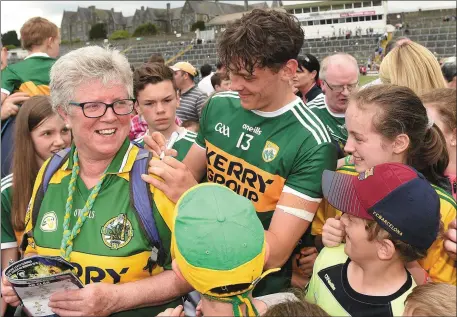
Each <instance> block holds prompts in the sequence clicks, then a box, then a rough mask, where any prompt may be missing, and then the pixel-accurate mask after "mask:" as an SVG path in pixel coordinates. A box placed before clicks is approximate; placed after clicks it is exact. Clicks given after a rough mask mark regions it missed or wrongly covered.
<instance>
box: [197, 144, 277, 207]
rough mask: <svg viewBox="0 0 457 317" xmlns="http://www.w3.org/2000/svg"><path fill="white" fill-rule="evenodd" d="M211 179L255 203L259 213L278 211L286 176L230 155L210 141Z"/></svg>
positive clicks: (209, 169) (208, 172) (209, 174)
mask: <svg viewBox="0 0 457 317" xmlns="http://www.w3.org/2000/svg"><path fill="white" fill-rule="evenodd" d="M206 148H207V150H206V160H207V178H208V181H210V182H213V183H217V184H222V185H224V186H227V187H228V188H230V189H231V190H233V191H234V192H236V193H237V194H239V195H242V196H244V197H246V198H248V199H249V200H251V201H252V203H253V204H254V206H255V209H256V211H257V212H267V211H272V210H275V208H276V204H277V202H278V200H279V197H280V196H281V192H282V189H283V187H284V183H285V179H284V178H282V177H281V176H279V175H274V174H271V173H268V172H266V171H264V170H262V169H260V168H258V167H257V166H254V165H252V164H249V163H248V162H246V161H245V160H243V159H240V158H238V157H235V156H233V155H230V154H228V153H227V152H225V151H223V150H221V149H219V148H218V147H216V146H214V145H212V144H211V143H209V142H208V141H206Z"/></svg>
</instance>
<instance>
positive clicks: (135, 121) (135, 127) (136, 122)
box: [129, 54, 182, 141]
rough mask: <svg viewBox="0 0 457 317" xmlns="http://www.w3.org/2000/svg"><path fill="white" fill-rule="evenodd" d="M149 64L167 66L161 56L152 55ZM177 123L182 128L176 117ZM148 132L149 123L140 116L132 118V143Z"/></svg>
mask: <svg viewBox="0 0 457 317" xmlns="http://www.w3.org/2000/svg"><path fill="white" fill-rule="evenodd" d="M148 63H149V64H152V63H160V64H164V65H165V59H164V58H163V57H162V55H161V54H152V55H151V57H149V61H148ZM132 71H133V72H134V71H135V69H132ZM175 123H176V124H177V125H178V126H180V125H181V123H182V121H181V120H180V119H179V118H178V117H176V119H175ZM147 130H148V123H147V122H146V120H144V118H143V117H142V116H141V115H140V114H135V115H134V116H132V119H131V125H130V133H129V139H130V140H131V141H133V140H135V139H138V138H141V137H143V136H144V135H145V133H146V131H147Z"/></svg>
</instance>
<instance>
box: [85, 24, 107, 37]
mask: <svg viewBox="0 0 457 317" xmlns="http://www.w3.org/2000/svg"><path fill="white" fill-rule="evenodd" d="M106 36H107V32H106V26H105V24H104V23H97V24H94V25H93V26H92V27H91V29H90V31H89V38H90V39H91V40H97V39H106Z"/></svg>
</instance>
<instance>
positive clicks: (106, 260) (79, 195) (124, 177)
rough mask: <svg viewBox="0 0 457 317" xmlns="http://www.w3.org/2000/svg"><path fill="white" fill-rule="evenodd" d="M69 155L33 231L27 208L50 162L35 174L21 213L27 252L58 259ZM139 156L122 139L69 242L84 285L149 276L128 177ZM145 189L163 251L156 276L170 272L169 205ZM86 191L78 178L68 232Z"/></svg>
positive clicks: (151, 311)
mask: <svg viewBox="0 0 457 317" xmlns="http://www.w3.org/2000/svg"><path fill="white" fill-rule="evenodd" d="M74 151H75V148H74V145H73V147H72V149H71V151H70V155H69V159H67V160H66V162H65V163H64V164H63V165H62V167H61V168H60V169H58V170H57V172H56V173H55V174H54V175H53V176H52V177H51V179H50V182H49V185H48V189H47V191H46V193H45V195H44V198H43V200H42V203H41V207H40V209H39V212H38V216H37V219H36V225H35V227H34V228H32V221H31V219H30V216H31V210H33V206H34V203H35V197H36V193H37V190H38V188H39V186H40V184H41V182H42V178H43V172H44V170H45V169H46V166H47V164H48V162H49V160H48V161H46V162H45V163H44V165H43V167H42V168H41V170H40V172H39V174H38V176H37V180H36V182H35V187H34V191H33V194H32V199H31V203H30V206H29V210H28V212H27V215H26V230H25V232H26V233H27V232H30V231H31V232H32V233H33V237H32V238H30V237H28V236H27V235H24V238H26V239H28V246H27V249H26V251H25V253H26V254H27V253H37V254H39V255H60V247H61V241H62V236H63V228H62V227H63V226H62V224H63V221H64V216H65V205H66V202H67V198H68V184H69V181H70V178H71V172H72V168H73V153H74ZM138 152H139V148H138V147H136V146H134V145H133V144H131V143H130V142H128V140H125V142H124V144H123V145H122V147H121V149H120V150H119V152H118V153H117V154H116V156H115V158H114V159H113V161H112V162H111V164H110V165H109V167H108V169H107V176H106V178H105V180H104V181H103V184H102V186H101V189H100V192H99V194H98V196H97V198H96V199H95V203H94V205H93V207H92V210H90V211H89V215H88V218H87V219H86V221H85V223H84V224H83V226H82V228H81V232H80V233H79V234H78V236H77V237H76V238H75V239H74V241H73V252H72V253H71V255H70V262H71V263H72V264H73V265H74V266H75V268H76V273H77V276H78V277H79V278H80V279H81V281H82V282H83V283H84V284H89V283H97V282H104V283H113V284H118V283H127V282H133V281H137V280H140V279H144V278H147V277H149V276H150V275H149V272H148V270H145V269H144V267H145V266H146V263H147V260H148V258H149V256H150V255H151V246H150V244H149V242H148V239H147V236H146V235H145V234H144V232H143V230H142V228H141V226H142V223H141V222H140V220H139V218H138V217H139V216H138V215H137V213H136V211H135V210H134V209H133V207H132V202H131V199H130V187H129V179H130V175H129V174H130V171H131V169H132V166H133V163H134V161H135V158H136V156H137V154H138ZM150 188H151V193H152V200H153V206H152V208H153V216H154V220H155V222H156V226H157V230H158V233H159V235H160V239H161V241H162V245H163V248H164V250H166V252H168V254H167V259H166V262H165V265H164V268H162V267H155V269H154V270H153V271H152V275H155V274H159V273H160V272H162V271H163V270H164V269H171V257H170V255H169V250H170V240H171V231H170V228H171V227H172V221H173V209H174V204H173V203H172V202H171V201H170V200H169V199H168V198H167V197H166V196H165V195H164V194H163V193H162V192H161V191H159V190H157V189H155V188H154V187H152V186H151V187H150ZM90 191H91V189H88V188H87V187H86V185H85V184H84V182H83V181H82V180H81V178H80V177H78V178H77V180H76V189H75V192H74V195H73V209H72V211H71V215H70V228H73V226H74V224H75V222H76V220H77V219H78V216H79V214H80V212H81V210H82V209H83V208H84V204H85V202H86V201H87V199H88V196H89V194H90ZM175 304H176V303H175ZM163 309H164V306H157V307H149V308H145V309H143V310H142V311H144V312H145V313H148V314H149V316H155V315H156V314H157V313H158V312H160V311H161V310H163ZM135 311H136V310H135ZM137 313H138V312H137Z"/></svg>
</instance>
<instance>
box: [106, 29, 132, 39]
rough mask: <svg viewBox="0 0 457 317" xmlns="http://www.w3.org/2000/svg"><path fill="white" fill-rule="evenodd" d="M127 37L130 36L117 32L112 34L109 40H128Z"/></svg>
mask: <svg viewBox="0 0 457 317" xmlns="http://www.w3.org/2000/svg"><path fill="white" fill-rule="evenodd" d="M129 37H130V34H129V32H128V31H125V30H117V31H115V32H113V34H111V36H110V37H109V39H110V40H112V41H114V40H121V39H126V38H129Z"/></svg>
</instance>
